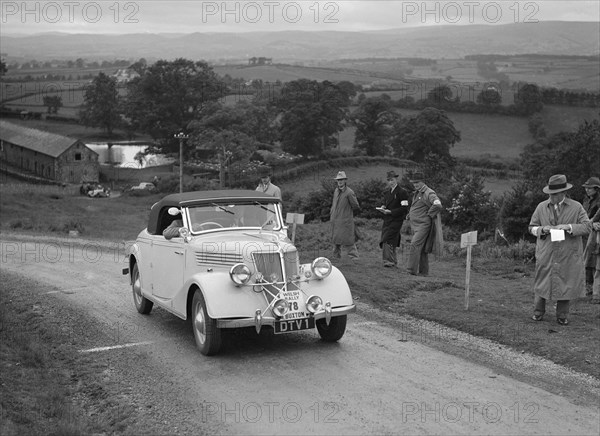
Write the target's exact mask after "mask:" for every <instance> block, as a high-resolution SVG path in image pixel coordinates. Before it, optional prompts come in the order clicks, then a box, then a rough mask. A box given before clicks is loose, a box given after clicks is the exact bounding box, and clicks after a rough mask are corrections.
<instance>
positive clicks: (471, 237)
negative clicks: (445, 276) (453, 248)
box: [460, 230, 477, 310]
mask: <svg viewBox="0 0 600 436" xmlns="http://www.w3.org/2000/svg"><path fill="white" fill-rule="evenodd" d="M473 245H477V230H475V231H474V232H469V233H463V234H462V235H460V248H465V247H467V271H466V274H465V309H466V310H469V288H470V286H471V247H472V246H473Z"/></svg>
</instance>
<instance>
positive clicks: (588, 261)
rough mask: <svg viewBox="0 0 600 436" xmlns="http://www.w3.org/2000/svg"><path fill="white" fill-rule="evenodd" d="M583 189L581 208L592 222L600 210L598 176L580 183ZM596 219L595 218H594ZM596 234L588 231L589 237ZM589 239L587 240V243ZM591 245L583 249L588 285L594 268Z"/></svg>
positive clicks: (592, 280)
mask: <svg viewBox="0 0 600 436" xmlns="http://www.w3.org/2000/svg"><path fill="white" fill-rule="evenodd" d="M582 186H583V187H584V189H585V197H584V199H583V208H584V209H585V212H586V213H587V215H588V217H589V218H590V219H591V220H592V222H594V219H593V218H594V216H595V215H597V214H598V211H599V210H600V179H599V178H598V177H590V178H589V179H587V181H586V182H585V183H584V184H583V185H582ZM596 221H597V220H596ZM595 237H596V235H595V234H594V232H592V233H590V236H589V238H591V239H594V240H595ZM589 243H590V241H589V240H588V245H589ZM593 248H594V247H592V249H591V250H585V251H584V258H585V282H586V283H587V284H588V286H589V287H591V286H592V284H593V283H594V272H595V270H596V257H597V255H596V254H595V251H596V250H595V249H593Z"/></svg>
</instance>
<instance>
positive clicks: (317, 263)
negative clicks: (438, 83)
mask: <svg viewBox="0 0 600 436" xmlns="http://www.w3.org/2000/svg"><path fill="white" fill-rule="evenodd" d="M331 268H332V267H331V261H330V260H329V259H327V258H326V257H317V258H316V259H315V260H313V262H312V263H311V264H310V269H311V270H312V272H313V274H314V275H315V276H316V277H317V278H318V279H324V278H325V277H327V276H328V275H329V274H330V273H331Z"/></svg>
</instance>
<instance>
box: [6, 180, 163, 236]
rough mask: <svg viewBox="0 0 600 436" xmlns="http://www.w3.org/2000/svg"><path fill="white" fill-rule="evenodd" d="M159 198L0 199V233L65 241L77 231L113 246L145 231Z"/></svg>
mask: <svg viewBox="0 0 600 436" xmlns="http://www.w3.org/2000/svg"><path fill="white" fill-rule="evenodd" d="M159 198H161V195H160V194H153V195H149V196H145V197H136V196H131V195H127V196H121V197H118V198H89V197H86V196H82V195H79V194H78V193H77V194H64V195H63V194H57V193H52V192H43V191H41V192H40V191H38V190H36V189H35V187H29V188H25V189H24V190H23V192H13V193H5V192H3V193H2V195H1V196H0V209H1V210H2V212H1V213H0V229H1V230H2V231H6V230H12V231H17V232H25V233H43V234H50V235H56V236H61V237H65V236H68V234H69V231H71V230H76V231H78V232H79V235H80V236H81V237H85V238H92V239H108V240H112V241H115V242H120V241H123V240H132V239H135V238H136V236H137V234H138V233H139V232H140V231H141V230H142V229H144V228H145V227H146V224H147V221H148V215H149V213H150V207H151V206H152V204H153V203H155V202H156V201H158V199H159Z"/></svg>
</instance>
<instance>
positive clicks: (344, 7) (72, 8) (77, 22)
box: [0, 0, 600, 34]
mask: <svg viewBox="0 0 600 436" xmlns="http://www.w3.org/2000/svg"><path fill="white" fill-rule="evenodd" d="M1 9H2V18H1V23H0V24H1V29H2V31H1V32H2V34H14V33H21V34H23V33H24V34H32V33H41V32H67V33H84V32H85V33H113V34H117V33H192V32H248V31H281V30H306V31H310V30H331V31H372V30H384V29H390V28H401V27H412V26H433V25H444V24H445V25H467V24H507V23H512V22H536V21H550V20H567V21H597V17H598V16H599V15H600V2H598V1H597V0H594V1H574V0H570V1H555V0H542V1H515V0H511V1H503V0H497V1H470V0H469V1H467V0H465V1H404V0H403V1H400V0H388V1H378V0H364V1H356V0H355V1H315V0H310V1H306V0H299V1H287V0H284V1H227V2H222V1H198V0H193V1H128V2H112V1H111V2H105V1H51V2H46V1H37V2H32V1H28V2H21V1H2V2H1Z"/></svg>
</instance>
